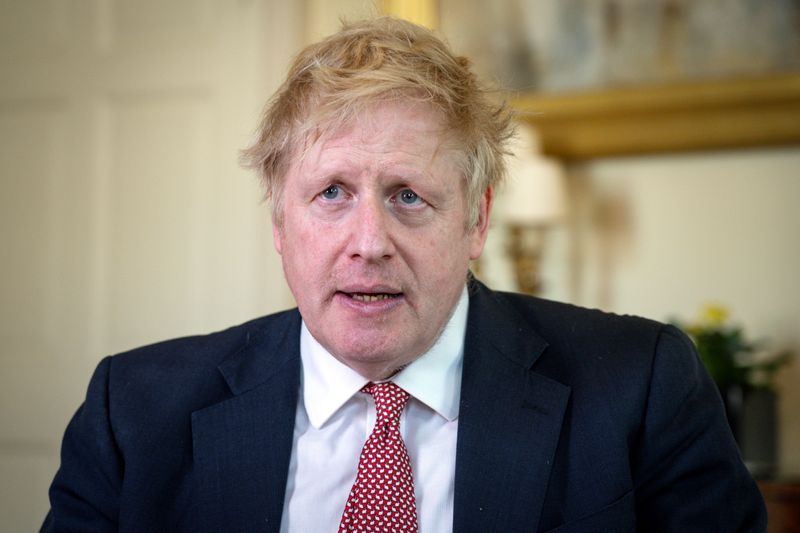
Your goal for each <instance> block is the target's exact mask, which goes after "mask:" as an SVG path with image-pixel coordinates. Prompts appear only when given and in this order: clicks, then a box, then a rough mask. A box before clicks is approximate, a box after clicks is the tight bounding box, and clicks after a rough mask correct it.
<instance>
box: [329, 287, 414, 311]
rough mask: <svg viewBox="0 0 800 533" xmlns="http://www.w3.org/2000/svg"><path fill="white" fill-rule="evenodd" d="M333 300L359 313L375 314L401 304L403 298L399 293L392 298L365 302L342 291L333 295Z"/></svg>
mask: <svg viewBox="0 0 800 533" xmlns="http://www.w3.org/2000/svg"><path fill="white" fill-rule="evenodd" d="M334 300H335V301H336V303H338V304H339V305H341V306H343V307H345V308H347V309H350V310H353V311H356V312H357V313H359V314H363V315H376V314H381V313H385V312H388V311H391V310H393V309H395V308H397V307H398V306H400V305H402V303H403V302H404V301H405V298H404V297H403V295H400V296H394V297H392V298H384V299H383V300H373V301H371V302H367V301H364V300H356V299H355V298H351V297H350V296H349V295H347V294H345V293H343V292H337V293H336V294H335V295H334Z"/></svg>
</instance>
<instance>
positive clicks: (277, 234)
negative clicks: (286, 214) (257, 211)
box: [272, 214, 283, 255]
mask: <svg viewBox="0 0 800 533" xmlns="http://www.w3.org/2000/svg"><path fill="white" fill-rule="evenodd" d="M282 238H283V231H282V230H281V225H280V224H279V223H278V221H277V220H276V219H275V214H273V215H272V244H273V245H275V250H277V252H278V255H283V242H282Z"/></svg>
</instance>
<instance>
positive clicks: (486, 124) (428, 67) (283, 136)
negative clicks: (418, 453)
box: [242, 17, 513, 228]
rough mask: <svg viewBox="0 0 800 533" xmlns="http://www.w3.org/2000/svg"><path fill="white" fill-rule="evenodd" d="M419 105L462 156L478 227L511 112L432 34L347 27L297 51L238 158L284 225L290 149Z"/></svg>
mask: <svg viewBox="0 0 800 533" xmlns="http://www.w3.org/2000/svg"><path fill="white" fill-rule="evenodd" d="M396 99H403V100H412V101H414V100H416V101H421V102H427V103H429V104H431V105H433V106H434V107H435V108H436V109H438V110H439V111H440V112H441V114H442V116H443V117H444V121H445V124H446V126H447V128H449V131H448V133H451V134H453V135H454V136H455V140H456V141H457V143H456V146H457V147H458V151H459V152H460V153H461V156H462V157H461V158H460V164H461V168H462V172H463V174H464V179H465V190H466V198H467V204H468V206H469V212H468V216H467V221H466V225H467V228H472V227H474V226H475V224H476V223H477V220H478V207H479V205H480V200H481V197H482V195H483V193H484V192H485V191H486V189H487V188H488V187H490V186H495V185H497V184H499V182H501V181H502V179H503V177H504V173H505V165H504V157H503V155H504V154H505V149H504V144H505V142H506V141H507V140H508V138H509V137H510V136H511V135H512V133H513V128H512V126H511V121H510V113H509V111H508V109H507V108H506V106H505V105H504V104H502V103H500V104H498V103H494V102H492V99H491V98H490V97H489V92H488V91H487V90H486V89H484V88H483V87H482V86H481V85H480V84H479V82H478V80H477V78H476V77H475V75H474V74H473V73H472V71H471V70H470V62H469V60H468V59H466V58H464V57H459V56H456V55H454V54H453V53H452V52H451V51H450V49H449V48H448V47H447V45H446V44H445V43H444V42H443V41H442V40H441V39H439V38H438V37H437V36H436V35H435V34H434V33H433V32H432V31H430V30H428V29H426V28H423V27H421V26H417V25H415V24H412V23H410V22H407V21H404V20H399V19H395V18H391V17H380V18H375V19H370V20H365V21H361V22H357V23H353V24H344V25H343V27H342V29H341V30H340V31H339V32H338V33H335V34H333V35H331V36H330V37H328V38H326V39H324V40H322V41H320V42H319V43H316V44H312V45H310V46H308V47H306V48H305V49H304V50H302V51H301V52H300V53H299V54H298V55H297V57H296V58H295V60H294V62H293V64H292V66H291V67H290V69H289V73H288V75H287V78H286V81H284V82H283V84H282V85H281V87H280V88H279V89H278V90H277V92H276V93H275V95H274V96H273V97H272V99H271V100H270V101H269V102H268V103H267V107H266V109H265V111H264V115H263V117H262V120H261V124H260V127H259V130H258V132H257V133H258V137H257V140H256V141H255V142H254V143H253V144H252V145H251V146H250V147H249V148H247V149H245V150H244V151H243V152H242V162H243V164H244V165H245V166H246V167H249V168H253V169H255V170H256V171H257V172H258V174H259V176H260V178H261V180H262V184H263V186H264V188H265V191H266V195H267V198H269V200H270V202H271V203H272V208H273V214H274V217H275V220H276V221H278V223H280V221H281V219H282V202H281V197H282V188H283V180H284V176H285V174H286V172H287V170H288V168H289V164H290V158H291V157H294V156H295V155H296V153H297V152H296V149H297V147H301V146H303V145H304V144H306V143H308V142H309V141H312V142H313V141H314V140H316V139H318V138H319V137H320V136H322V135H324V134H325V132H329V131H335V130H336V129H338V128H339V127H341V126H343V125H345V124H346V123H347V122H348V121H351V120H352V119H353V118H354V117H355V116H356V114H358V113H359V112H361V111H363V110H364V109H365V108H366V107H368V106H370V105H374V104H376V103H377V102H381V101H386V100H396Z"/></svg>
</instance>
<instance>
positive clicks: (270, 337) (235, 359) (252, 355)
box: [218, 309, 301, 395]
mask: <svg viewBox="0 0 800 533" xmlns="http://www.w3.org/2000/svg"><path fill="white" fill-rule="evenodd" d="M270 320H271V321H270V322H269V323H268V324H266V325H264V324H263V322H261V321H259V322H258V324H259V326H258V327H251V328H248V329H247V330H246V331H245V333H244V335H245V338H244V342H243V343H242V346H241V348H240V349H239V350H237V351H235V352H233V353H231V354H230V355H229V356H228V357H226V358H225V360H224V361H223V362H222V363H221V364H220V365H219V367H218V368H219V371H220V373H221V374H222V376H223V378H225V382H226V383H227V384H228V387H230V389H231V392H233V394H235V395H239V394H242V393H244V392H246V391H248V390H251V389H254V388H256V387H258V386H260V385H263V384H264V383H266V382H267V381H270V380H271V379H272V378H273V377H274V376H275V375H276V374H279V373H281V372H283V371H284V370H285V369H286V368H287V367H295V366H296V367H297V369H298V370H299V368H300V367H299V365H300V324H301V319H300V313H299V312H298V311H297V309H293V310H291V311H286V312H284V313H280V314H278V315H274V316H272V317H270Z"/></svg>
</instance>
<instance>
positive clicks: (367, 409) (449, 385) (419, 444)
mask: <svg viewBox="0 0 800 533" xmlns="http://www.w3.org/2000/svg"><path fill="white" fill-rule="evenodd" d="M468 306H469V299H468V297H467V289H466V287H465V288H464V290H463V291H462V293H461V298H460V299H459V301H458V304H457V305H456V309H455V311H454V312H453V315H452V316H451V317H450V320H449V321H448V323H447V325H446V326H445V329H444V331H443V332H442V334H441V336H440V337H439V339H438V340H437V341H436V343H435V344H434V346H433V347H432V348H431V349H430V350H429V351H428V352H426V353H425V354H424V355H422V357H420V358H419V359H417V360H416V361H414V362H413V363H411V364H410V365H408V366H407V367H406V368H404V369H403V370H402V371H401V372H399V373H398V374H397V375H395V376H393V377H392V378H391V381H394V382H395V383H396V384H397V385H399V386H400V387H402V388H403V389H404V390H406V391H407V392H408V393H409V394H410V395H411V398H410V399H409V401H408V404H407V405H406V408H405V409H404V411H403V414H402V416H401V417H400V431H401V433H402V436H403V441H404V442H405V444H406V448H408V455H409V458H410V460H411V469H412V473H413V476H414V493H415V496H416V502H417V520H418V523H419V530H420V532H426V531H427V532H447V531H452V529H453V482H454V477H455V466H456V434H457V429H458V405H459V399H460V394H461V369H462V362H463V357H464V333H465V332H466V327H467V308H468ZM300 356H301V358H302V363H303V372H302V379H301V385H300V395H299V400H298V403H297V412H296V416H295V427H294V437H293V439H294V440H293V445H292V458H291V461H290V463H289V477H288V480H287V483H286V498H285V500H284V504H283V518H282V520H281V531H282V532H308V531H320V532H324V531H337V529H338V527H339V522H340V520H341V518H342V512H343V511H344V505H345V502H346V501H347V497H348V495H349V494H350V489H351V488H352V486H353V482H354V481H355V478H356V472H357V470H358V459H359V456H360V455H361V448H362V447H363V446H364V442H365V441H366V440H367V437H368V436H369V435H370V433H371V432H372V429H373V427H374V425H375V401H374V400H373V398H372V396H370V395H369V394H361V393H359V392H358V391H359V390H360V389H361V388H362V387H363V386H364V385H366V384H367V382H368V380H367V379H365V378H364V377H363V376H361V375H360V374H358V373H357V372H355V371H354V370H352V369H351V368H350V367H348V366H346V365H345V364H343V363H341V362H340V361H338V360H337V359H336V358H334V357H333V356H332V355H330V354H329V353H328V352H327V351H326V350H325V348H323V347H322V346H321V345H320V344H319V343H318V342H317V341H316V340H315V339H314V337H312V336H311V333H310V332H309V331H308V329H307V328H306V326H305V323H304V324H303V326H302V329H301V333H300Z"/></svg>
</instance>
